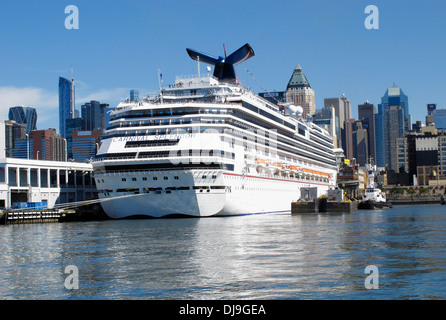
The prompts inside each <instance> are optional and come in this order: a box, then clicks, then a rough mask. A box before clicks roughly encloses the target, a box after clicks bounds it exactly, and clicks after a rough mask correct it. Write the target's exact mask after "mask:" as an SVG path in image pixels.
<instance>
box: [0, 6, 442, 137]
mask: <svg viewBox="0 0 446 320" xmlns="http://www.w3.org/2000/svg"><path fill="white" fill-rule="evenodd" d="M68 4H69V3H50V4H47V5H45V6H42V5H39V4H38V3H34V2H31V1H18V2H14V3H8V4H7V5H6V4H2V5H1V6H2V10H1V12H2V19H0V30H2V41H3V44H4V47H6V48H7V50H4V51H2V52H1V53H0V58H1V59H0V61H1V62H0V68H1V70H2V72H1V73H0V119H1V120H2V121H3V120H6V119H7V117H8V110H9V108H10V107H13V106H16V105H24V106H26V107H33V108H36V109H37V113H38V115H39V118H38V123H37V127H38V129H46V128H59V123H58V121H57V120H55V119H54V113H55V112H57V110H58V88H57V82H58V78H59V77H64V78H67V79H71V66H73V67H74V74H75V79H76V109H77V110H80V106H81V105H82V104H84V103H87V102H89V101H91V100H97V101H101V102H104V103H108V104H109V105H110V107H113V106H115V105H117V104H118V103H119V102H120V101H122V100H124V99H125V98H127V97H128V96H129V91H130V90H131V89H136V90H139V92H140V97H142V96H143V95H145V94H148V93H155V92H156V91H157V90H158V87H159V83H158V81H159V79H158V72H157V70H158V69H160V70H161V72H162V73H163V79H164V83H163V84H168V83H172V82H173V81H174V80H175V77H176V76H177V75H184V74H196V73H197V63H196V62H195V61H192V60H191V59H190V58H189V57H188V56H187V53H186V48H194V49H197V50H200V51H203V52H209V53H210V54H213V55H224V49H223V45H225V48H226V51H227V52H232V51H233V50H235V49H237V48H239V47H240V46H241V45H243V44H244V43H249V44H250V45H251V46H252V48H253V49H254V52H255V53H256V56H255V57H254V58H253V59H250V60H249V61H246V62H244V63H243V64H241V65H240V66H237V67H236V72H237V75H238V77H239V79H240V80H241V81H242V83H243V84H244V85H245V86H248V87H250V88H252V89H253V90H254V91H256V92H264V91H265V90H267V91H271V92H273V91H282V90H285V89H286V85H287V82H288V80H289V77H290V73H291V72H292V70H293V68H294V67H295V66H296V65H297V64H299V65H301V67H302V69H303V70H304V72H305V75H306V76H307V77H308V80H309V82H310V83H311V87H312V89H313V90H314V92H315V101H316V108H317V109H318V110H320V109H321V108H322V107H323V106H324V103H323V101H324V98H332V97H341V96H342V94H345V95H346V97H347V98H348V99H349V100H350V103H351V106H352V116H353V117H354V118H357V116H358V114H357V112H358V105H360V104H363V103H364V102H365V101H366V100H368V101H369V102H370V103H371V104H373V105H375V106H377V105H378V104H379V103H380V100H381V97H382V96H383V94H384V93H385V92H386V90H387V89H388V88H390V87H391V86H392V84H393V83H395V84H396V85H397V86H398V87H400V88H402V89H403V90H404V92H405V94H406V95H407V96H408V98H409V104H410V110H409V112H410V114H411V115H412V119H413V122H415V121H416V120H421V121H422V122H424V121H425V115H426V104H429V103H436V104H437V106H438V108H446V92H444V90H443V88H442V81H441V80H442V75H443V74H444V73H445V71H446V66H445V65H444V64H442V63H441V62H442V57H441V54H442V52H443V51H444V47H445V43H446V42H445V41H444V37H445V35H444V34H442V33H441V30H442V28H443V26H442V24H443V20H442V12H444V10H445V9H446V4H443V3H440V2H438V1H427V2H422V1H417V2H411V3H407V1H400V0H395V1H392V2H388V1H387V2H386V1H382V0H380V1H374V2H373V3H369V2H368V1H367V2H366V1H355V2H351V1H336V2H332V1H322V0H321V1H314V2H312V3H306V2H300V1H298V2H290V1H282V2H278V3H275V4H274V6H273V7H271V4H270V3H268V2H266V1H256V2H243V3H239V2H231V1H229V3H228V5H229V7H231V5H233V6H236V7H237V10H227V11H225V12H221V10H219V6H220V5H219V3H217V2H215V3H214V2H209V1H195V2H192V3H184V2H182V1H173V2H172V1H171V2H169V3H154V2H151V1H150V2H149V1H147V2H146V1H144V2H142V1H126V2H124V1H110V2H107V5H104V4H101V3H90V2H87V1H83V0H81V1H76V3H74V4H75V5H76V6H77V7H78V8H79V29H78V30H68V29H66V28H65V26H64V21H65V19H66V17H67V16H68V15H67V14H65V12H64V9H65V7H66V6H67V5H68ZM369 4H373V5H375V6H376V7H377V8H378V9H379V29H377V30H373V29H372V30H368V29H367V28H366V27H365V26H364V21H365V19H366V18H367V16H368V14H366V13H365V12H364V9H365V8H366V6H367V5H369ZM123 12H131V14H130V15H123V14H122V13H123ZM184 12H188V14H187V15H184ZM217 13H218V14H221V19H220V22H219V23H217V24H216V23H215V21H214V20H215V18H214V16H215V14H217ZM23 21H27V23H22V22H23ZM31 26H32V27H31ZM185 34H187V35H188V36H184V35H185ZM245 68H246V69H247V70H249V73H248V72H247V71H246V70H245ZM201 72H202V73H204V72H206V71H205V65H203V64H202V68H201ZM251 74H253V75H254V77H255V79H254V78H253V77H252V76H251Z"/></svg>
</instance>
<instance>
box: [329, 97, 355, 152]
mask: <svg viewBox="0 0 446 320" xmlns="http://www.w3.org/2000/svg"><path fill="white" fill-rule="evenodd" d="M324 106H333V107H334V109H335V113H336V117H337V118H338V121H339V131H340V134H339V135H338V148H342V149H344V151H346V148H347V147H346V144H347V141H346V129H345V122H346V121H348V120H349V119H351V118H352V116H351V115H352V111H351V105H350V101H349V100H348V98H347V97H346V96H345V94H342V97H341V98H325V99H324Z"/></svg>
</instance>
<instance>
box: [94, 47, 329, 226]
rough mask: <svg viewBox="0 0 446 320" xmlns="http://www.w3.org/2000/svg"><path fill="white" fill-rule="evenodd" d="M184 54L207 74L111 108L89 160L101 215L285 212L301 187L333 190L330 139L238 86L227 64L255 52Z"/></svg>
mask: <svg viewBox="0 0 446 320" xmlns="http://www.w3.org/2000/svg"><path fill="white" fill-rule="evenodd" d="M187 53H188V54H189V56H190V58H192V59H193V60H196V61H198V63H199V64H200V63H206V64H209V65H213V66H214V73H213V75H210V74H208V75H207V76H200V75H198V76H195V77H181V76H179V77H177V78H176V80H175V83H172V84H170V85H167V86H163V87H162V88H161V87H160V91H159V94H157V95H155V96H152V97H145V98H144V99H142V100H141V101H137V102H134V101H129V99H127V101H125V102H122V103H120V104H119V105H118V106H117V107H116V108H115V109H114V110H113V111H111V112H110V116H111V120H110V121H109V125H108V127H107V129H106V131H105V133H104V135H103V138H102V140H101V144H100V148H99V150H98V154H97V156H96V158H95V159H94V162H93V169H94V178H95V182H96V187H97V189H98V192H99V197H100V199H101V201H102V202H101V204H102V206H103V209H104V211H105V212H106V213H107V215H108V216H109V217H111V218H113V219H122V218H131V217H154V218H161V217H171V216H194V217H211V216H230V215H248V214H263V213H278V212H289V211H290V210H291V202H292V201H295V200H299V198H300V194H301V193H300V191H301V188H316V189H317V192H318V195H322V194H325V193H326V191H327V190H328V189H329V188H332V187H335V186H336V173H337V166H336V158H335V154H334V147H333V139H332V137H331V136H330V135H329V134H328V133H327V132H326V131H325V130H323V129H322V128H320V127H318V126H316V125H315V124H313V123H311V122H307V121H306V120H305V119H302V108H301V107H299V106H293V105H288V106H285V108H284V110H281V109H282V108H279V106H277V105H276V104H274V103H271V102H269V101H267V100H266V99H264V98H262V97H260V96H259V95H257V94H256V93H254V92H252V91H251V90H249V89H247V88H244V87H242V86H241V85H240V84H239V83H238V81H237V75H236V74H235V71H234V66H235V65H237V64H239V63H241V62H243V61H245V60H247V59H249V58H251V57H253V56H254V51H253V49H252V48H251V46H250V45H249V44H246V45H244V46H242V47H241V48H240V49H239V50H237V51H235V52H234V53H232V54H231V55H229V56H227V57H213V56H210V55H208V54H204V53H201V52H198V51H196V50H192V49H187ZM209 70H210V67H208V71H209ZM313 190H314V189H313Z"/></svg>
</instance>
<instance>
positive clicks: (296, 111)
mask: <svg viewBox="0 0 446 320" xmlns="http://www.w3.org/2000/svg"><path fill="white" fill-rule="evenodd" d="M303 112H304V109H303V108H302V107H301V106H295V105H289V106H288V108H287V110H286V113H287V115H289V116H295V117H297V118H300V117H302V114H303Z"/></svg>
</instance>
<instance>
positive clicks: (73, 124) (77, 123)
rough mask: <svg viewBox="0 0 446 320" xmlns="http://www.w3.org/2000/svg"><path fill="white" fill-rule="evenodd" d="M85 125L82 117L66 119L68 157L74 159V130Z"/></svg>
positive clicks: (80, 128)
mask: <svg viewBox="0 0 446 320" xmlns="http://www.w3.org/2000/svg"><path fill="white" fill-rule="evenodd" d="M83 127H84V119H82V118H72V119H66V120H65V139H66V141H67V143H66V146H67V158H68V159H73V150H72V146H73V131H74V130H82V129H83Z"/></svg>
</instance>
